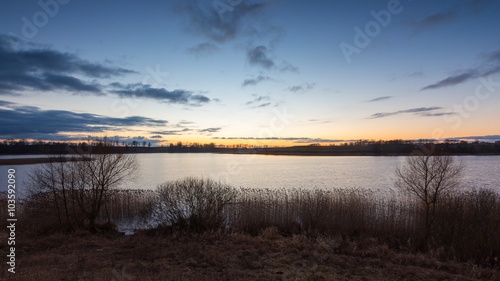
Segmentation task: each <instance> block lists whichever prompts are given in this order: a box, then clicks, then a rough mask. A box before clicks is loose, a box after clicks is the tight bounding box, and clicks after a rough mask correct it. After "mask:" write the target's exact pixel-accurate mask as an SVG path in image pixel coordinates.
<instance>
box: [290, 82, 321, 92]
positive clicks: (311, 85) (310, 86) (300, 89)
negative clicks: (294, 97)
mask: <svg viewBox="0 0 500 281" xmlns="http://www.w3.org/2000/svg"><path fill="white" fill-rule="evenodd" d="M315 85H316V84H314V83H304V84H301V85H295V86H291V87H288V88H287V89H288V90H289V91H290V92H294V93H297V92H307V91H309V90H312V89H313V88H314V86H315Z"/></svg>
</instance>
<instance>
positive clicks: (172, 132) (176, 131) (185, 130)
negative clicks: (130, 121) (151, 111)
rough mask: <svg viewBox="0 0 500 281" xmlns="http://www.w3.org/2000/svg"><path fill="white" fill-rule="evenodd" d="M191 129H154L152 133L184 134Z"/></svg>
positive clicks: (162, 134)
mask: <svg viewBox="0 0 500 281" xmlns="http://www.w3.org/2000/svg"><path fill="white" fill-rule="evenodd" d="M189 131H191V129H189V128H184V129H181V130H163V131H152V132H151V134H156V135H161V136H175V135H182V134H183V133H186V132H189Z"/></svg>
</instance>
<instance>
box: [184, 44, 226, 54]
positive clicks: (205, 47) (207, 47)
mask: <svg viewBox="0 0 500 281" xmlns="http://www.w3.org/2000/svg"><path fill="white" fill-rule="evenodd" d="M218 49H219V48H218V47H217V46H216V45H215V44H213V43H211V42H205V43H200V44H198V45H196V46H194V47H191V48H189V49H188V52H189V53H190V54H193V55H195V56H197V57H198V56H202V55H208V54H211V53H213V52H215V51H217V50H218Z"/></svg>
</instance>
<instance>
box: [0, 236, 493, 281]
mask: <svg viewBox="0 0 500 281" xmlns="http://www.w3.org/2000/svg"><path fill="white" fill-rule="evenodd" d="M2 240H3V241H4V239H2ZM4 247H5V245H4V244H2V248H4ZM18 248H19V257H18V264H17V273H16V274H8V273H7V272H6V271H5V270H4V271H2V273H1V274H0V278H1V279H2V280H72V281H73V280H197V281H198V280H500V279H499V278H500V274H499V271H498V270H494V269H487V268H480V267H477V266H475V265H473V264H467V263H455V262H440V261H439V260H437V259H435V258H432V257H430V256H427V255H422V254H411V253H405V252H398V251H394V250H391V249H390V247H388V246H387V245H384V244H380V243H379V242H377V241H376V240H373V239H362V240H358V241H352V240H348V239H347V240H346V239H343V238H341V237H336V238H326V237H321V236H318V237H316V238H310V237H308V236H305V235H292V236H282V235H281V234H280V232H279V231H278V230H277V229H276V228H268V229H265V230H263V231H262V233H261V234H259V235H257V236H251V235H247V234H241V233H232V234H220V233H204V234H200V235H189V236H178V235H165V234H164V233H162V232H161V231H147V232H142V233H137V234H135V235H132V236H114V235H107V236H103V235H90V234H87V233H74V234H71V235H62V234H53V235H50V236H47V237H41V238H37V239H32V238H27V237H22V238H20V239H19V245H18ZM7 278H8V279H7Z"/></svg>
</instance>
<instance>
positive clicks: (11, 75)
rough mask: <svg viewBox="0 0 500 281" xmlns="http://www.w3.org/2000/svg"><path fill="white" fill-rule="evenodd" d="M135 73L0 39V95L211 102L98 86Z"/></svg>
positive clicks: (185, 94)
mask: <svg viewBox="0 0 500 281" xmlns="http://www.w3.org/2000/svg"><path fill="white" fill-rule="evenodd" d="M15 46H16V47H15ZM136 73H137V72H135V71H133V70H129V69H124V68H120V67H111V66H106V65H104V64H98V63H90V62H87V61H85V60H83V59H81V58H79V57H78V56H76V55H74V54H70V53H62V52H59V51H56V50H51V49H47V48H46V47H43V46H40V45H37V44H34V43H29V44H24V45H22V46H21V45H19V43H18V42H17V41H16V39H14V38H12V37H9V36H5V35H0V95H14V94H15V95H19V92H23V91H36V92H45V91H65V92H70V93H72V94H81V95H85V94H91V95H95V96H106V95H118V96H120V97H135V98H144V99H154V100H157V101H160V102H166V103H179V104H184V105H190V106H199V105H203V104H206V103H208V102H210V101H211V100H210V98H208V97H206V96H205V95H202V94H194V93H193V92H192V91H188V90H184V89H176V90H170V91H169V90H167V89H164V88H154V87H152V86H151V85H149V84H142V83H136V84H127V85H123V84H121V83H118V82H113V83H111V84H108V85H102V84H100V82H99V79H110V78H115V77H121V76H123V75H127V74H136ZM85 79H90V81H91V82H88V81H85Z"/></svg>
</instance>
